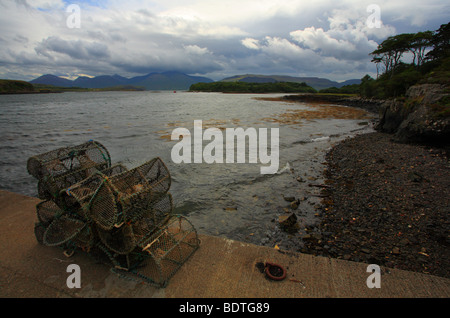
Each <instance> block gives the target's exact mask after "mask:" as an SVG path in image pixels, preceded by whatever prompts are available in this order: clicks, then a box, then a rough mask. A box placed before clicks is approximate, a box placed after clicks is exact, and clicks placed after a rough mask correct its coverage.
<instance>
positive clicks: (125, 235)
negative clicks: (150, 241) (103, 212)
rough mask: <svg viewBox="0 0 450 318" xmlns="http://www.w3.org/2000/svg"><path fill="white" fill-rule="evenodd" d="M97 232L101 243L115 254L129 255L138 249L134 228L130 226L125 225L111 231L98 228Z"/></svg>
mask: <svg viewBox="0 0 450 318" xmlns="http://www.w3.org/2000/svg"><path fill="white" fill-rule="evenodd" d="M97 231H98V236H99V238H100V240H101V242H102V243H103V244H104V245H105V246H106V247H107V248H108V249H109V250H110V251H113V252H114V253H117V254H120V255H125V254H129V253H131V252H132V251H133V250H134V249H135V247H136V239H135V236H134V233H133V227H132V226H131V225H130V224H123V225H122V226H120V227H118V228H113V229H112V230H109V231H105V230H102V229H100V228H97Z"/></svg>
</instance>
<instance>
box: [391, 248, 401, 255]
mask: <svg viewBox="0 0 450 318" xmlns="http://www.w3.org/2000/svg"><path fill="white" fill-rule="evenodd" d="M392 254H395V255H398V254H400V249H399V248H398V247H394V248H393V249H392Z"/></svg>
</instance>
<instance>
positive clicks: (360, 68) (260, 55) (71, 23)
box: [0, 0, 450, 81]
mask: <svg viewBox="0 0 450 318" xmlns="http://www.w3.org/2000/svg"><path fill="white" fill-rule="evenodd" d="M71 4H76V5H77V6H78V7H79V9H80V10H79V16H78V15H77V11H70V12H67V9H68V7H69V6H70V5H71ZM371 4H375V5H376V8H378V9H379V12H378V11H377V9H375V10H374V9H371V7H369V5H371ZM372 7H373V6H372ZM368 9H369V10H368ZM378 13H379V15H380V18H381V21H380V22H381V25H379V27H376V25H374V22H376V21H377V20H376V17H377V14H378ZM78 17H80V19H77V18H78ZM449 17H450V2H449V1H448V0H427V1H424V0H388V1H385V0H383V1H377V0H370V1H364V0H363V1H360V0H345V1H331V0H283V1H281V0H220V1H218V0H191V1H189V0H163V1H159V0H158V1H140V0H129V1H118V0H106V1H97V0H89V1H63V0H16V1H13V0H0V28H1V32H0V78H9V79H21V80H31V79H34V78H36V77H38V76H40V75H43V74H55V75H59V76H64V77H67V78H71V79H73V78H76V77H78V76H79V75H88V76H96V75H113V74H120V75H122V76H126V77H132V76H136V75H144V74H148V73H150V72H162V71H168V70H177V71H181V72H184V73H187V74H191V75H202V76H207V77H210V78H212V79H214V80H220V79H222V78H224V77H227V76H232V75H236V74H247V73H251V74H266V75H275V74H276V75H291V76H316V77H325V78H329V79H332V80H338V81H340V80H346V79H351V78H361V77H363V76H364V75H365V74H371V75H374V74H376V69H375V66H374V65H373V63H371V62H370V57H369V56H368V54H369V53H370V52H372V51H373V50H374V49H376V47H377V45H378V43H380V42H382V41H383V40H384V39H385V38H387V37H388V36H390V35H395V34H399V33H405V32H408V33H409V32H418V31H425V30H437V29H438V28H439V26H440V25H441V24H444V23H448V22H449V20H450V19H449ZM78 22H79V24H77V23H78ZM368 22H369V23H368ZM76 26H79V27H76Z"/></svg>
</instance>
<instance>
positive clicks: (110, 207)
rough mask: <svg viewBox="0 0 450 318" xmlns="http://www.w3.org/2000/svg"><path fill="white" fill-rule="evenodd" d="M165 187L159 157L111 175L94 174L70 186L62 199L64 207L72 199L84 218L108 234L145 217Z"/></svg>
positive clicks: (167, 178) (166, 182) (167, 177)
mask: <svg viewBox="0 0 450 318" xmlns="http://www.w3.org/2000/svg"><path fill="white" fill-rule="evenodd" d="M169 187H170V174H169V171H168V170H167V167H166V166H165V165H164V163H163V162H162V161H161V159H160V158H154V159H152V160H150V161H149V162H147V163H144V164H143V165H141V166H139V167H136V168H133V169H131V170H127V171H124V172H121V173H117V174H112V175H111V176H106V175H104V174H103V173H98V174H95V175H94V176H92V177H90V178H87V179H85V180H83V181H81V182H79V183H77V184H75V185H73V186H72V187H70V188H69V189H68V190H67V191H65V194H64V193H63V196H64V200H65V201H66V204H67V202H70V201H71V200H73V199H75V201H76V202H77V204H78V206H79V207H81V210H82V211H83V213H84V214H85V217H87V218H89V219H92V220H93V221H94V222H95V223H96V224H97V225H98V226H99V227H100V228H101V229H103V230H107V231H108V230H112V229H113V227H117V226H119V225H120V224H122V223H123V222H131V221H134V220H135V219H137V218H139V217H140V216H142V215H143V214H145V213H146V212H147V211H149V210H150V209H151V208H152V206H153V205H154V204H155V202H158V201H159V200H160V199H161V196H164V195H165V194H166V193H167V191H168V190H169ZM72 204H75V203H72Z"/></svg>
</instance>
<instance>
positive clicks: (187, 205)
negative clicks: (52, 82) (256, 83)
mask: <svg viewBox="0 0 450 318" xmlns="http://www.w3.org/2000/svg"><path fill="white" fill-rule="evenodd" d="M283 95H285V94H264V95H262V94H221V93H189V92H177V93H173V92H171V91H170V92H168V91H167V92H166V91H163V92H158V93H156V92H95V93H92V92H91V93H63V94H39V95H4V96H0V135H1V138H0V151H1V156H0V188H1V189H4V190H8V191H13V192H17V193H21V194H25V195H30V196H37V180H35V179H34V178H33V177H31V176H30V175H29V174H28V172H27V170H26V162H27V160H28V158H29V157H31V156H33V155H37V154H40V153H44V152H47V151H50V150H53V149H56V148H59V147H63V146H71V145H77V144H81V143H83V142H86V141H88V140H91V139H93V140H96V141H98V142H100V143H101V144H103V145H104V146H105V147H106V148H107V149H108V151H109V152H110V155H111V158H112V161H113V163H123V164H124V165H125V166H127V167H128V168H133V167H136V166H138V165H140V164H142V163H144V162H146V161H148V160H150V159H152V158H154V157H161V159H162V160H163V161H164V162H165V164H166V165H167V166H168V168H169V171H170V173H171V177H172V185H171V189H170V192H171V193H172V195H173V199H174V204H175V209H174V213H178V214H183V215H185V216H187V217H188V218H189V220H190V221H191V222H192V223H193V225H194V226H195V228H196V229H197V231H198V232H199V233H202V234H210V235H218V236H222V237H227V238H230V239H236V240H240V241H245V242H249V243H254V244H258V245H266V246H271V247H274V246H279V247H280V248H288V249H289V246H287V245H289V240H292V241H293V242H294V241H296V240H295V239H296V238H298V237H299V236H301V235H302V231H303V229H304V227H305V226H307V225H309V224H313V223H315V222H316V221H317V217H316V216H315V214H316V213H317V210H318V206H319V205H320V202H321V198H320V188H319V187H316V185H320V184H322V183H323V181H324V180H323V175H322V173H323V170H324V168H325V166H324V156H325V154H326V152H327V150H328V149H330V147H331V146H332V145H333V144H335V143H337V142H339V141H341V140H343V139H345V138H347V137H351V136H354V135H355V134H361V133H367V132H371V131H373V129H372V126H371V124H370V121H371V119H372V118H373V115H369V114H367V113H365V112H364V111H361V110H359V109H354V108H348V107H343V106H337V105H312V104H310V105H308V104H304V103H303V104H302V103H288V102H283V101H279V100H278V101H277V100H273V99H277V98H278V97H281V96H283ZM268 98H269V99H268ZM194 120H202V124H203V126H202V128H203V129H207V128H212V127H215V128H219V129H220V130H221V131H224V130H225V129H226V128H238V127H242V128H243V129H248V128H255V129H256V130H258V129H259V128H267V130H268V131H270V129H271V128H279V169H278V172H277V173H276V174H267V175H262V174H261V173H260V168H261V166H267V165H268V164H266V165H264V164H262V163H261V161H260V158H258V162H257V163H248V159H247V160H246V163H233V164H231V163H213V164H207V163H204V162H203V163H190V164H186V163H180V164H176V163H174V162H173V161H172V157H171V151H172V148H173V146H174V145H175V144H176V143H177V142H178V141H172V140H170V135H171V133H172V131H173V130H174V129H176V128H178V127H183V128H186V129H188V130H189V131H190V132H191V134H192V133H193V131H194ZM224 142H225V141H224ZM207 144H208V142H204V145H207ZM268 147H269V150H270V140H268ZM223 149H224V150H225V146H224V148H223ZM237 151H241V150H240V149H239V150H236V152H237ZM224 155H225V152H224ZM246 158H248V156H246ZM285 197H295V198H296V199H298V200H299V201H298V202H299V207H298V208H297V209H293V208H292V207H291V206H290V202H288V201H287V200H286V199H285ZM290 212H294V213H295V214H296V216H297V225H298V226H297V230H296V231H294V233H292V232H291V233H286V232H284V231H283V230H281V229H280V227H279V225H278V217H279V216H282V215H286V214H287V213H290Z"/></svg>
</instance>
